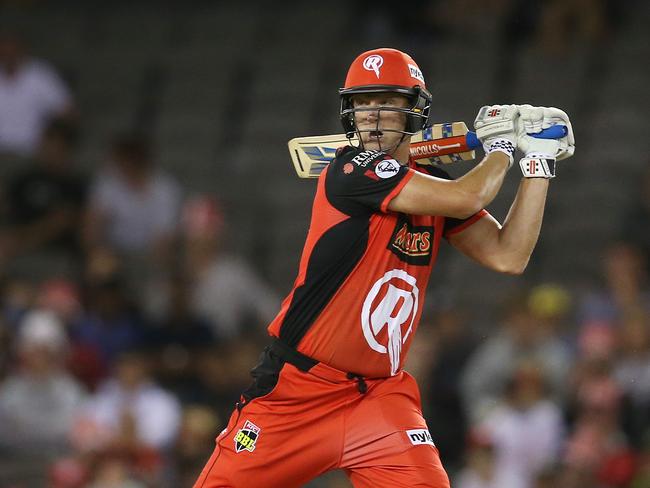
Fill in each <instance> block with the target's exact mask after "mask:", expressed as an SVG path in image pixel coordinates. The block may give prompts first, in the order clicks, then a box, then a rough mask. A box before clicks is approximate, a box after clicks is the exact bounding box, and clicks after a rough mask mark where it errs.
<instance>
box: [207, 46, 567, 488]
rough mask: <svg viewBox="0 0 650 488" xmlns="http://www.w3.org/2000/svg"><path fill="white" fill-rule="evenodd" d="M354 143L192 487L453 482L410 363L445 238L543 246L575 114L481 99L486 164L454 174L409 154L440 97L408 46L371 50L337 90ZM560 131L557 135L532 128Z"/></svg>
mask: <svg viewBox="0 0 650 488" xmlns="http://www.w3.org/2000/svg"><path fill="white" fill-rule="evenodd" d="M340 98H341V109H340V118H341V122H342V124H343V128H344V130H345V131H346V133H347V134H348V136H349V137H351V136H353V135H356V136H357V137H358V139H359V141H360V144H359V147H352V146H348V147H345V148H342V149H341V150H339V151H338V153H337V157H336V158H335V159H334V160H333V161H332V162H331V164H330V165H329V166H328V167H327V168H326V169H325V170H324V171H323V172H322V174H321V175H320V177H319V180H318V186H317V190H316V195H315V197H314V204H313V209H312V217H311V225H310V228H309V233H308V235H307V240H306V242H305V246H304V249H303V254H302V258H301V260H300V267H299V270H298V276H297V278H296V281H295V284H294V286H293V289H292V290H291V292H290V293H289V295H288V296H287V297H286V299H285V300H284V301H283V303H282V306H281V309H280V312H279V313H278V315H277V316H276V318H275V319H274V320H273V321H272V322H271V324H270V325H269V327H268V331H269V334H270V335H271V337H272V339H271V343H270V345H269V346H268V347H266V349H265V350H264V352H263V354H262V357H261V360H260V363H259V364H258V365H257V366H256V367H255V368H254V369H253V371H252V376H253V379H254V382H253V384H252V385H251V386H250V387H249V388H248V389H247V390H246V391H245V392H243V394H242V396H241V399H240V401H239V402H238V403H237V405H236V408H235V410H234V412H233V414H232V416H231V418H230V421H229V422H228V426H227V427H226V428H225V429H224V430H223V431H222V432H221V433H220V434H219V436H218V437H217V441H216V444H217V445H216V448H215V450H214V452H213V454H212V456H211V457H210V459H209V460H208V462H207V464H206V465H205V468H204V469H203V471H202V473H201V475H200V477H199V479H198V480H197V481H196V484H195V488H216V487H233V488H245V487H251V486H253V487H261V488H291V487H300V486H303V485H304V484H305V483H307V482H308V481H309V480H311V479H313V478H316V477H317V476H319V475H320V474H322V473H324V472H326V471H330V470H334V469H342V470H344V471H345V473H346V474H347V475H348V477H349V479H350V480H351V482H352V484H353V485H354V486H355V487H356V488H383V487H385V488H399V487H403V488H415V487H431V488H434V487H435V488H445V487H449V479H448V477H447V474H446V472H445V470H444V468H443V466H442V464H441V462H440V458H439V455H438V449H437V447H436V444H435V439H432V437H431V435H430V433H429V430H428V427H427V424H426V422H425V420H424V418H423V416H422V409H421V406H420V393H419V391H418V387H417V385H416V383H415V381H414V379H413V377H412V376H410V375H409V374H408V373H407V372H406V371H404V370H403V366H404V361H405V359H406V356H407V354H408V351H409V348H410V346H411V342H412V341H413V338H414V337H415V333H416V331H417V327H418V322H419V320H420V315H421V313H422V308H423V302H424V297H425V291H426V288H427V284H428V282H429V276H430V274H431V270H432V268H433V265H434V263H435V261H436V257H437V254H438V249H439V247H440V243H441V241H442V240H443V239H445V240H447V242H449V243H450V244H451V245H452V246H453V247H455V248H456V249H458V250H459V251H460V252H462V253H463V254H465V255H467V256H469V257H470V258H471V259H474V260H475V261H477V262H479V263H480V264H482V265H483V266H486V267H487V268H490V269H492V270H495V271H497V272H500V273H509V274H520V273H522V272H523V271H524V269H525V268H526V265H527V263H528V261H529V259H530V256H531V254H532V252H533V248H534V247H535V244H536V242H537V239H538V236H539V232H540V227H541V224H542V217H543V214H544V204H545V200H546V193H547V189H548V185H549V181H550V180H551V179H552V178H553V177H554V176H555V162H556V161H557V160H558V159H563V158H566V157H569V156H571V155H572V154H573V151H574V145H575V144H574V138H573V132H572V129H571V123H570V121H569V118H568V116H567V115H566V114H565V113H564V112H563V111H561V110H559V109H556V108H546V107H532V106H530V105H519V106H517V105H492V106H485V107H482V108H481V109H480V110H479V112H478V115H477V117H476V120H475V121H474V127H475V130H476V134H477V136H478V138H479V139H480V141H481V142H482V144H483V147H484V150H485V158H484V159H483V160H482V161H481V162H480V163H479V164H478V165H477V166H476V167H474V168H473V169H472V170H471V171H469V172H467V173H466V174H465V175H464V176H462V177H460V178H458V179H456V180H452V179H451V178H450V177H449V176H448V175H447V174H446V173H445V172H444V171H443V170H441V169H439V168H437V167H435V166H418V165H416V164H415V163H414V162H413V161H412V160H410V159H409V142H410V138H411V136H412V135H413V134H415V133H416V132H418V131H420V130H422V129H426V128H427V127H429V126H431V124H432V111H431V95H430V93H429V92H428V91H427V88H426V84H425V80H424V77H423V75H422V72H421V71H420V69H419V67H418V65H417V64H416V63H415V61H414V60H413V59H412V58H411V57H410V56H408V55H407V54H405V53H403V52H400V51H398V50H395V49H388V48H382V49H375V50H372V51H368V52H365V53H363V54H361V55H359V56H358V57H357V58H356V59H355V60H354V61H353V62H352V65H351V66H350V68H349V70H348V73H347V78H346V80H345V86H344V88H342V89H341V90H340ZM554 124H562V125H565V126H566V127H567V129H568V130H567V135H566V136H565V137H563V138H561V139H537V138H535V137H532V136H531V135H529V134H532V133H536V132H540V131H541V130H542V129H545V128H548V127H550V126H551V125H554ZM516 149H519V150H520V152H521V153H522V154H523V157H522V158H521V160H520V162H519V165H518V166H519V167H518V168H517V171H519V170H521V172H522V176H523V177H522V180H521V183H520V185H519V189H518V191H517V194H516V196H515V198H514V201H513V203H512V205H511V207H510V211H509V212H508V215H507V217H506V218H505V221H504V222H503V224H501V223H499V222H498V221H497V220H496V219H495V218H494V217H492V216H491V215H490V214H489V213H488V212H487V211H486V210H485V209H484V207H486V206H487V205H488V204H489V203H490V202H491V201H492V200H493V199H494V197H495V196H496V194H497V192H498V191H499V189H500V187H501V184H502V182H503V180H504V177H505V175H506V173H507V172H508V170H510V169H511V167H512V166H513V163H514V155H515V150H516Z"/></svg>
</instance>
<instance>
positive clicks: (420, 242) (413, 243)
mask: <svg viewBox="0 0 650 488" xmlns="http://www.w3.org/2000/svg"><path fill="white" fill-rule="evenodd" d="M432 240H433V227H425V226H413V225H411V223H410V222H409V221H408V219H406V218H401V219H399V220H398V221H397V225H396V226H395V230H394V231H393V235H392V236H391V238H390V241H388V250H389V251H391V252H392V253H393V254H395V255H396V256H397V257H398V258H400V260H402V261H405V262H407V263H409V264H415V265H421V266H428V265H429V263H430V262H431V245H432Z"/></svg>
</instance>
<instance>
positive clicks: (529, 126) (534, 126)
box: [517, 105, 544, 136]
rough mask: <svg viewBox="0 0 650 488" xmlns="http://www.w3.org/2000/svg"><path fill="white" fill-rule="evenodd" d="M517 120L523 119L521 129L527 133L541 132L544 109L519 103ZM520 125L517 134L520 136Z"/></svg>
mask: <svg viewBox="0 0 650 488" xmlns="http://www.w3.org/2000/svg"><path fill="white" fill-rule="evenodd" d="M519 120H521V121H523V129H524V130H525V132H526V133H528V134H536V133H537V132H541V131H542V129H543V125H544V109H543V108H542V107H533V106H531V105H519ZM520 132H521V127H520V130H519V133H518V134H517V135H518V136H521V134H520Z"/></svg>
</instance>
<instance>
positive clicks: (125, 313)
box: [70, 274, 145, 387]
mask: <svg viewBox="0 0 650 488" xmlns="http://www.w3.org/2000/svg"><path fill="white" fill-rule="evenodd" d="M85 293H86V297H85V300H84V301H85V307H84V311H83V313H82V314H81V315H80V316H79V317H78V318H76V319H75V320H73V321H72V323H71V324H70V337H71V340H72V342H73V345H74V348H75V350H79V349H81V350H83V351H85V352H84V354H85V355H88V356H87V361H88V362H89V365H90V366H91V367H92V368H95V367H96V364H97V363H98V364H100V365H101V369H102V374H101V375H100V377H101V376H104V375H105V374H106V373H107V371H108V370H109V369H110V366H111V365H112V364H113V362H114V361H115V359H116V358H117V357H118V356H119V355H120V354H121V353H123V352H125V351H128V350H130V349H133V348H134V347H137V346H140V345H141V344H142V340H143V337H144V334H145V324H144V321H143V319H142V317H141V316H140V313H139V310H138V307H137V305H136V304H134V303H132V302H131V301H130V300H129V299H127V296H126V289H125V285H124V280H123V278H122V277H121V276H120V275H119V274H113V275H107V276H104V277H102V278H101V279H98V280H97V281H91V282H88V283H86V284H85ZM75 369H76V368H75ZM80 373H81V376H82V377H83V376H84V375H83V372H80ZM97 379H98V378H97V377H95V378H94V380H97ZM88 386H90V387H93V386H94V384H90V385H88Z"/></svg>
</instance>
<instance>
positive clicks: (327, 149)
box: [288, 122, 567, 178]
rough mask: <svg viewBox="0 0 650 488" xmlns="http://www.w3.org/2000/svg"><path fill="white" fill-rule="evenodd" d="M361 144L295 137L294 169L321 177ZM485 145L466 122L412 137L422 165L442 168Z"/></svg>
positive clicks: (556, 130) (562, 130)
mask: <svg viewBox="0 0 650 488" xmlns="http://www.w3.org/2000/svg"><path fill="white" fill-rule="evenodd" d="M566 133H567V130H566V127H564V126H560V125H557V126H553V127H550V128H549V129H545V130H543V131H542V132H540V133H538V134H534V137H541V138H544V139H559V138H560V137H564V136H565V135H566ZM351 144H352V145H357V144H358V140H357V139H356V137H353V138H352V139H348V138H347V137H346V136H345V134H333V135H325V136H309V137H295V138H293V139H291V140H290V141H289V142H288V147H289V153H290V155H291V160H292V162H293V166H294V168H295V170H296V173H297V174H298V177H300V178H318V175H320V174H321V172H322V171H323V170H324V169H325V167H326V166H327V165H328V164H329V163H330V161H332V159H333V158H334V156H335V155H336V150H337V149H338V148H339V147H342V146H348V145H351ZM478 147H481V142H480V141H479V140H478V138H477V137H476V134H475V133H474V132H471V131H469V130H468V129H467V125H466V124H465V122H452V123H445V124H434V125H433V126H432V127H430V128H428V129H426V130H424V131H421V132H418V133H417V134H415V135H413V136H412V137H411V148H410V153H411V157H412V158H413V159H414V160H415V161H416V162H417V163H418V164H429V165H440V164H450V163H454V162H457V161H471V160H473V159H475V158H476V155H475V153H474V149H476V148H478Z"/></svg>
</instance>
